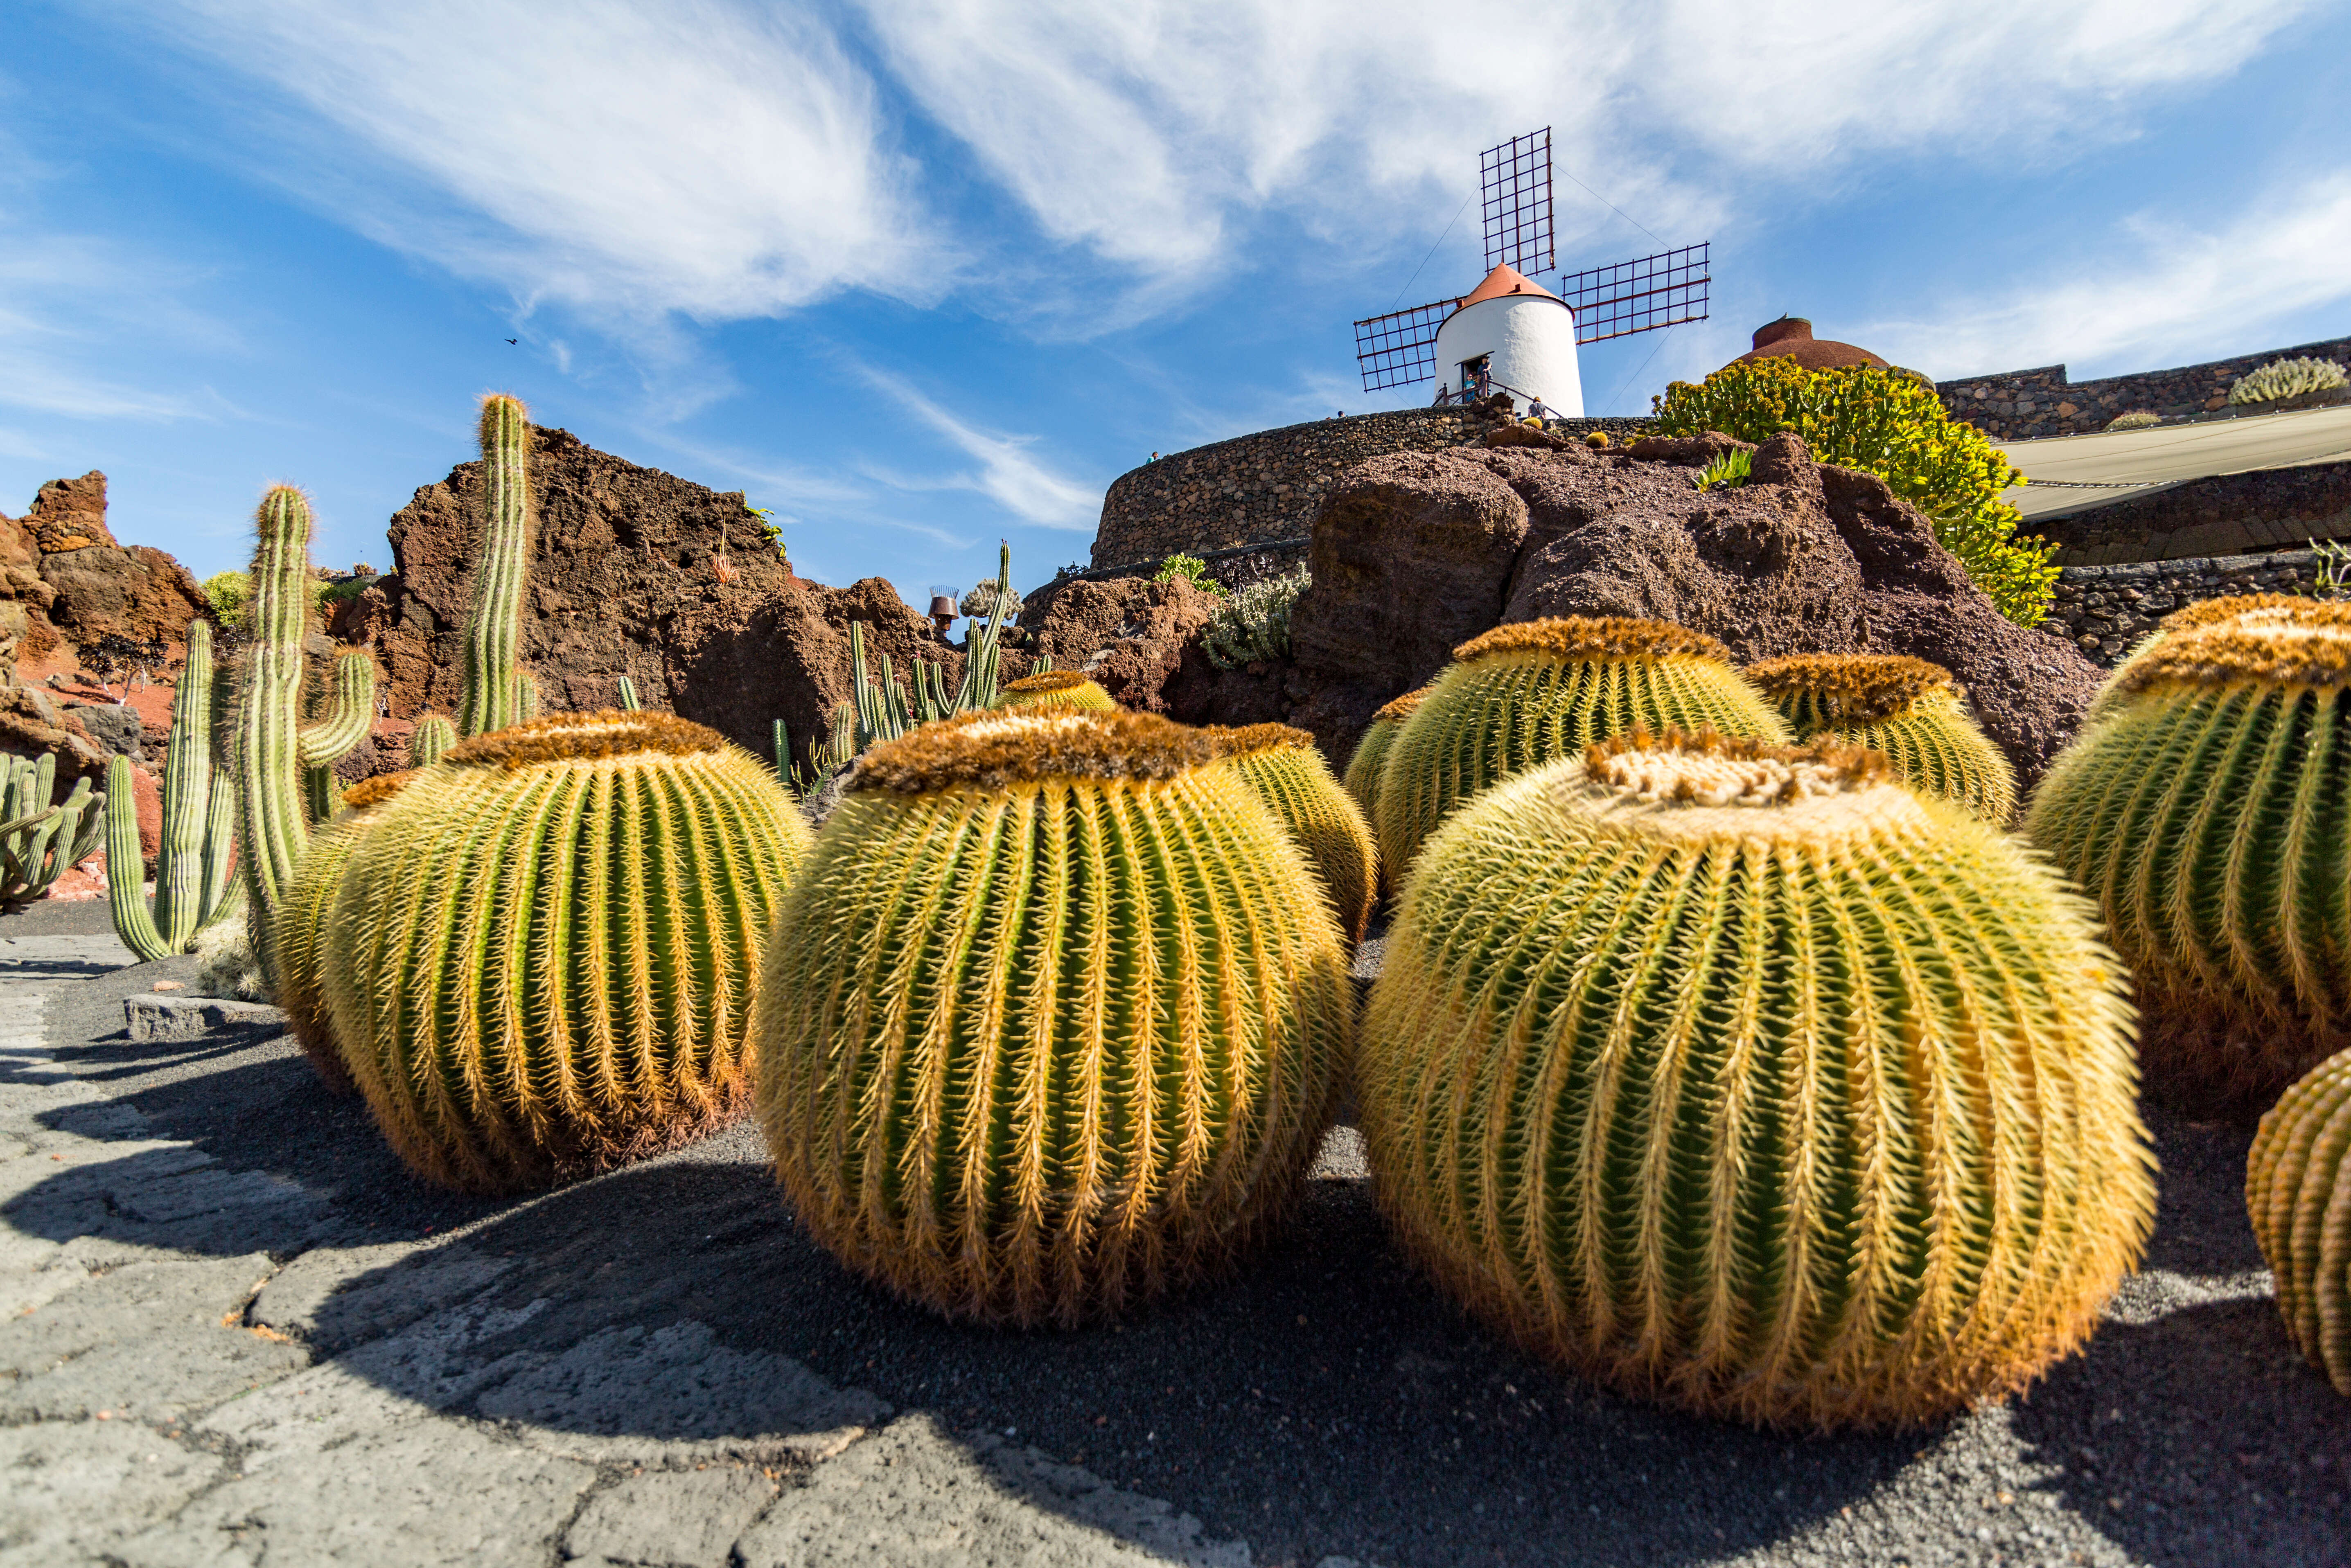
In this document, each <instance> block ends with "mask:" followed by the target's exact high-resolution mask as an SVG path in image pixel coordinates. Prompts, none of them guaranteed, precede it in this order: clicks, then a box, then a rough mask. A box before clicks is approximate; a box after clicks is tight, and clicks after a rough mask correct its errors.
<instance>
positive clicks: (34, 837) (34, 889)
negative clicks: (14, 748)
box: [0, 752, 140, 904]
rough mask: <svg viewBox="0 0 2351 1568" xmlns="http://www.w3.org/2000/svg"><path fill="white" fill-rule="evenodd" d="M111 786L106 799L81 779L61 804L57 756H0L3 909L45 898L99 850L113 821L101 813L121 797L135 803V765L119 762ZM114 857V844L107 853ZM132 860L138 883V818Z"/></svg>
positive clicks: (110, 772)
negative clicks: (73, 868)
mask: <svg viewBox="0 0 2351 1568" xmlns="http://www.w3.org/2000/svg"><path fill="white" fill-rule="evenodd" d="M106 783H107V791H106V793H104V794H91V793H90V788H89V780H88V779H76V780H75V781H74V786H73V789H72V790H71V791H70V792H68V794H67V795H66V798H65V799H64V800H62V801H59V800H57V798H56V796H57V753H54V752H43V753H41V754H40V755H39V756H38V757H37V758H27V757H19V756H14V755H10V754H8V753H0V903H6V904H16V903H25V902H28V901H30V900H31V899H34V898H40V897H42V896H43V895H45V894H47V892H48V890H49V888H50V886H51V885H52V884H53V883H55V882H56V881H57V878H58V877H60V876H62V875H64V873H65V869H66V867H68V866H71V865H73V864H74V863H75V862H77V861H79V860H84V859H87V858H88V857H89V856H90V855H91V854H92V853H94V852H95V851H96V850H97V848H98V846H99V833H100V831H101V829H103V828H104V827H105V826H106V825H107V823H108V821H109V820H110V818H108V817H106V816H104V815H101V814H100V808H101V807H103V806H104V805H106V802H107V801H108V799H109V798H110V796H111V795H112V794H116V793H120V795H121V796H122V798H123V800H124V801H125V802H126V803H127V802H129V800H130V798H131V764H130V763H127V762H125V761H123V760H122V759H121V758H120V757H117V758H115V759H114V762H113V763H112V764H111V765H110V767H109V769H108V772H107V778H106ZM113 852H114V851H113V848H112V846H111V845H109V846H108V850H107V853H108V854H109V855H110V856H111V855H112V854H113ZM130 859H131V877H132V880H133V881H134V882H136V880H137V879H138V875H139V866H140V857H139V828H138V825H137V821H136V819H135V818H134V819H133V821H132V826H131V856H130Z"/></svg>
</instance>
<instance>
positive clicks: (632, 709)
mask: <svg viewBox="0 0 2351 1568" xmlns="http://www.w3.org/2000/svg"><path fill="white" fill-rule="evenodd" d="M618 684H619V686H620V689H621V711H622V712H623V713H637V712H642V711H643V705H642V704H640V703H639V702H638V701H637V683H636V682H635V681H633V680H630V679H629V678H628V677H627V676H625V675H623V676H622V677H621V679H620V681H619V683H618Z"/></svg>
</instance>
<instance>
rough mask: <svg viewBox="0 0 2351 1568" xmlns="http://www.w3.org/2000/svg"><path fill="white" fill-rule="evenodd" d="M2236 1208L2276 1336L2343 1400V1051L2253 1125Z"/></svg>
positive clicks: (2349, 1236) (2346, 1292) (2350, 1163)
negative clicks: (2247, 1227) (2248, 1221)
mask: <svg viewBox="0 0 2351 1568" xmlns="http://www.w3.org/2000/svg"><path fill="white" fill-rule="evenodd" d="M2245 1207H2246V1210H2247V1211H2248V1212H2249V1213H2250V1214H2251V1215H2252V1221H2253V1235H2254V1237H2255V1238H2256V1239H2257V1240H2258V1241H2260V1242H2261V1247H2262V1257H2263V1258H2265V1259H2266V1260H2268V1262H2269V1265H2270V1273H2271V1275H2272V1276H2273V1278H2274V1279H2275V1280H2276V1281H2277V1303H2278V1312H2279V1314H2281V1315H2283V1317H2284V1319H2285V1326H2286V1332H2287V1333H2288V1334H2292V1335H2293V1336H2294V1344H2295V1345H2299V1346H2300V1347H2301V1349H2302V1353H2303V1355H2306V1356H2308V1357H2309V1358H2310V1360H2311V1363H2312V1364H2313V1365H2314V1366H2316V1367H2317V1368H2318V1369H2319V1370H2320V1371H2321V1372H2324V1373H2325V1375H2326V1377H2327V1380H2328V1381H2329V1382H2331V1383H2333V1384H2334V1385H2335V1391H2336V1392H2337V1393H2341V1394H2351V1051H2346V1052H2344V1053H2342V1054H2339V1055H2335V1056H2332V1057H2329V1058H2328V1059H2327V1060H2326V1061H2325V1062H2322V1063H2320V1064H2318V1065H2317V1066H2316V1067H2314V1068H2313V1069H2312V1070H2311V1072H2310V1074H2309V1075H2308V1076H2306V1077H2304V1078H2303V1079H2302V1080H2301V1081H2300V1082H2299V1083H2296V1084H2295V1085H2293V1086H2292V1087H2291V1088H2289V1089H2287V1090H2286V1092H2285V1093H2284V1094H2283V1095H2281V1096H2279V1097H2278V1103H2277V1104H2276V1105H2275V1106H2272V1107H2271V1108H2270V1112H2269V1114H2268V1115H2267V1116H2263V1117H2262V1126H2261V1131H2260V1132H2259V1133H2258V1134H2257V1135H2256V1136H2255V1137H2254V1138H2253V1147H2252V1153H2251V1154H2250V1155H2249V1156H2248V1157H2247V1159H2246V1162H2245Z"/></svg>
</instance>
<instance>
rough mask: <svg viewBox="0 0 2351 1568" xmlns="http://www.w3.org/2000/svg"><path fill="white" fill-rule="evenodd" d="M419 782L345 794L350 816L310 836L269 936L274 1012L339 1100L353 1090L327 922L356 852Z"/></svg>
mask: <svg viewBox="0 0 2351 1568" xmlns="http://www.w3.org/2000/svg"><path fill="white" fill-rule="evenodd" d="M415 776H416V775H415V774H413V772H412V773H398V774H377V775H376V776H374V777H373V778H368V779H362V780H360V782H359V783H358V784H354V785H352V786H351V787H350V789H348V790H346V791H344V792H343V796H342V805H343V806H344V808H345V809H344V810H343V811H342V812H341V813H340V815H336V816H335V817H333V818H332V819H331V820H329V821H328V822H326V823H324V824H322V825H320V826H319V828H318V829H317V830H316V831H315V832H313V833H312V834H311V835H310V846H309V847H308V849H306V850H304V851H303V852H302V858H301V860H300V862H299V863H298V864H297V865H296V866H295V867H294V880H293V882H292V883H291V884H289V885H288V886H287V889H286V900H285V902H284V904H283V905H281V906H280V907H279V909H278V912H277V921H276V922H275V923H274V926H273V928H272V930H271V933H270V934H271V940H274V941H275V942H276V943H277V950H276V952H274V953H273V954H272V955H271V960H272V961H271V966H270V967H271V972H273V973H275V974H276V975H277V1005H278V1007H279V1008H280V1009H281V1010H283V1011H284V1012H285V1014H286V1026H287V1029H288V1030H290V1031H291V1032H292V1033H293V1035H294V1038H295V1041H296V1042H297V1043H298V1044H300V1046H301V1047H302V1053H303V1054H304V1055H306V1056H308V1057H309V1058H310V1065H311V1066H313V1067H315V1068H316V1069H318V1073H319V1078H320V1079H321V1080H322V1081H324V1082H325V1084H326V1085H327V1087H329V1089H332V1090H333V1091H334V1092H335V1093H336V1094H339V1095H348V1094H350V1093H351V1092H352V1091H353V1089H354V1087H355V1085H353V1084H352V1082H351V1073H350V1067H348V1066H347V1065H345V1064H344V1062H343V1054H342V1051H341V1049H340V1047H339V1046H338V1045H337V1044H335V1030H334V1023H333V1021H332V1019H330V1018H329V1016H328V1012H327V998H326V991H325V973H324V961H325V957H326V947H325V937H326V932H327V922H328V919H329V918H330V917H331V916H332V915H333V913H334V909H335V894H336V891H337V889H338V888H340V886H341V883H342V878H343V870H344V868H345V867H347V866H348V865H349V864H350V858H351V854H352V852H353V851H354V850H356V849H358V848H359V846H360V840H361V839H362V838H364V837H366V836H367V833H368V830H369V829H370V828H371V827H373V826H375V823H376V819H377V818H378V817H380V816H381V815H382V813H383V808H384V806H385V805H387V804H388V803H390V802H391V800H392V798H393V797H394V796H395V795H397V794H400V792H401V791H402V789H403V788H405V787H406V786H407V784H408V781H409V780H410V779H412V778H413V777H415Z"/></svg>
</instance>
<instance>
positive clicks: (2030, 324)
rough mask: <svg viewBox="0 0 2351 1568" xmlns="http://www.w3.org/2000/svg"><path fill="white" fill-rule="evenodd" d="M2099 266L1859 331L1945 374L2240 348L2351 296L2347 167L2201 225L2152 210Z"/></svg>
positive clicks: (2131, 361)
mask: <svg viewBox="0 0 2351 1568" xmlns="http://www.w3.org/2000/svg"><path fill="white" fill-rule="evenodd" d="M2115 248H2116V250H2118V251H2119V252H2120V253H2121V254H2120V256H2119V258H2116V257H2114V256H2113V255H2112V254H2110V256H2109V259H2107V260H2106V261H2105V262H2104V263H2103V265H2099V266H2098V267H2097V268H2096V269H2095V275H2094V276H2089V277H2086V278H2085V281H2082V282H2075V283H2061V284H2054V285H2052V284H2049V283H2047V282H2046V281H2045V280H2043V279H2042V278H2039V277H2035V278H2034V279H2033V280H2032V285H2031V286H2029V287H2022V288H2018V289H2016V290H2014V291H2013V292H2011V293H2009V294H2007V295H2004V296H1993V297H1990V298H1980V299H1974V300H1938V301H1936V302H1934V303H1935V306H1936V307H1935V308H1934V309H1933V310H1931V311H1929V312H1928V313H1927V315H1926V317H1925V318H1924V319H1920V320H1903V321H1886V322H1880V323H1877V324H1876V325H1874V326H1872V327H1869V328H1868V329H1867V330H1866V331H1865V332H1864V333H1862V334H1859V336H1861V337H1863V339H1864V341H1866V342H1868V343H1870V344H1872V345H1873V346H1876V345H1881V344H1882V345H1883V349H1882V351H1883V352H1885V353H1886V354H1888V355H1890V356H1891V357H1892V358H1895V359H1896V360H1897V361H1900V362H1902V363H1905V364H1915V365H1917V367H1918V368H1919V369H1923V370H1927V371H1928V372H1930V373H1933V374H1936V375H1939V376H1943V377H1952V376H1965V375H1973V374H1976V373H1979V372H1989V371H1992V370H2001V369H2014V368H2016V367H2020V366H2026V365H2046V364H2050V363H2053V362H2054V361H2058V360H2064V361H2065V362H2067V364H2068V365H2069V367H2070V368H2071V369H2072V372H2073V374H2074V377H2075V378H2076V379H2085V378H2088V377H2095V376H2096V375H2100V374H2105V373H2108V372H2110V371H2112V370H2118V369H2130V368H2132V367H2134V366H2137V365H2141V364H2161V363H2176V362H2179V361H2181V360H2188V359H2194V358H2201V357H2204V356H2206V355H2220V354H2228V353H2238V352H2242V351H2243V350H2244V349H2245V348H2247V346H2248V345H2249V344H2255V343H2258V342H2259V340H2260V339H2261V337H2262V333H2264V332H2265V331H2267V330H2268V329H2269V328H2270V327H2272V326H2273V324H2274V323H2276V322H2278V321H2280V320H2282V319H2283V318H2284V317H2288V316H2290V315H2292V314H2294V313H2296V312H2301V311H2306V310H2308V309H2310V308H2311V307H2313V306H2322V305H2327V304H2331V303H2334V302H2335V301H2341V300H2351V267H2346V265H2345V262H2344V258H2345V257H2346V256H2351V168H2345V169H2340V170H2335V171H2328V172H2325V173H2322V174H2318V175H2316V176H2314V177H2311V178H2309V179H2307V180H2305V181H2304V182H2300V183H2295V184H2288V185H2283V186H2280V187H2276V188H2273V189H2271V190H2268V191H2265V192H2262V193H2260V194H2259V195H2258V196H2257V197H2256V198H2255V199H2254V200H2252V201H2251V202H2247V203H2246V204H2245V205H2244V206H2243V207H2241V208H2240V209H2239V210H2238V211H2237V212H2236V213H2232V214H2231V215H2230V216H2229V217H2228V218H2227V219H2226V221H2224V222H2222V223H2218V224H2215V225H2211V226H2208V227H2205V228H2201V229H2199V228H2191V227H2187V226H2184V225H2181V224H2179V223H2177V222H2175V221H2172V220H2169V219H2167V218H2165V217H2163V216H2161V215H2159V214H2156V213H2148V214H2145V215H2142V216H2140V217H2137V218H2135V219H2133V220H2131V221H2130V222H2129V223H2126V225H2124V229H2123V233H2122V234H2121V236H2120V243H2119V244H2118V245H2117V246H2116V247H2115Z"/></svg>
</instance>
